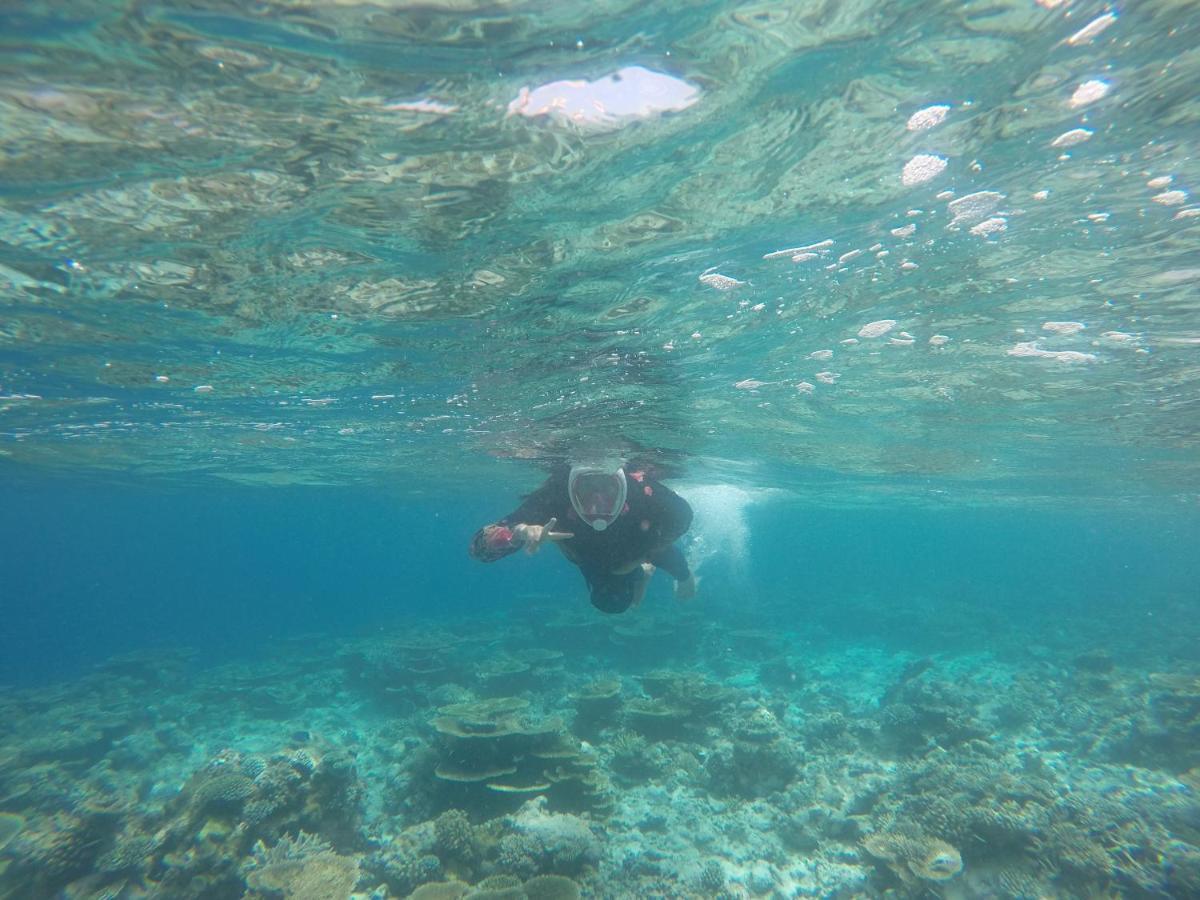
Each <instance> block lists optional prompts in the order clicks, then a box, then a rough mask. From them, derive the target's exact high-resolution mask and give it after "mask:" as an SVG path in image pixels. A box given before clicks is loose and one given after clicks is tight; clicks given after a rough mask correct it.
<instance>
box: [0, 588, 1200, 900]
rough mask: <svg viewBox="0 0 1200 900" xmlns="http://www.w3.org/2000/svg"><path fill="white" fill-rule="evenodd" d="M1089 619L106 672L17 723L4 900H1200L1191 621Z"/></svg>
mask: <svg viewBox="0 0 1200 900" xmlns="http://www.w3.org/2000/svg"><path fill="white" fill-rule="evenodd" d="M1071 605H1072V604H1070V603H1069V602H1068V601H1065V600H1059V601H1056V603H1055V604H1053V605H1049V604H1048V606H1047V608H1045V609H1043V610H1042V611H1041V612H1038V611H1037V610H1038V607H1037V606H1034V607H1032V609H1031V610H1027V611H1026V612H1025V613H1024V614H1021V615H1019V616H1017V615H1014V614H1013V613H1012V612H1011V611H1009V612H1004V611H1001V610H995V609H992V610H988V609H987V608H982V609H981V607H980V605H979V604H978V603H977V602H974V603H971V602H964V603H961V604H955V603H952V602H937V603H935V602H932V601H924V602H918V601H916V600H911V599H910V600H901V599H897V598H870V597H864V598H846V599H845V600H841V601H839V602H837V603H827V604H823V605H820V606H814V605H813V604H809V603H803V602H794V603H788V604H780V605H777V606H775V607H773V608H767V609H761V608H760V609H759V611H758V612H757V613H756V614H755V615H754V616H751V615H749V614H748V613H746V612H744V611H742V612H735V611H734V606H733V605H732V604H730V605H727V606H725V607H722V610H723V611H719V612H714V611H713V609H712V607H711V606H707V607H706V606H705V605H704V604H695V605H691V606H687V607H682V606H681V607H668V606H667V605H666V604H665V603H653V602H648V603H647V604H646V607H643V608H642V609H641V610H638V611H637V612H636V613H634V614H631V615H626V616H621V617H616V618H604V617H601V616H600V615H599V614H596V613H593V612H592V611H591V610H590V609H588V608H586V604H585V603H584V602H583V601H581V600H580V601H575V600H573V601H571V602H570V603H565V602H557V603H556V602H552V598H545V597H541V598H537V597H526V598H523V599H521V600H519V601H516V602H515V603H514V604H513V605H511V606H508V607H506V608H505V609H504V610H503V611H502V612H501V613H498V614H497V615H496V616H495V617H493V618H488V619H480V618H469V619H461V620H444V621H440V622H438V623H437V624H436V627H435V626H433V625H431V624H430V623H429V622H427V621H426V622H422V621H420V620H412V621H410V622H407V623H397V625H396V627H395V628H394V629H392V630H391V631H389V632H387V633H379V634H372V635H370V636H365V637H357V638H347V639H331V638H329V637H327V636H323V635H319V634H314V635H310V636H305V637H302V638H296V639H292V640H288V641H282V642H277V643H274V644H271V645H268V646H264V647H263V648H262V652H261V655H260V656H259V657H258V658H256V659H253V660H242V661H236V662H225V663H223V664H220V665H211V664H209V665H206V664H204V663H202V661H201V660H200V659H199V657H198V656H197V655H196V654H193V653H189V652H186V651H181V650H169V651H168V650H164V651H161V652H153V653H140V654H136V655H125V656H121V657H117V658H114V659H112V660H110V661H109V662H108V663H106V664H105V665H102V666H100V667H99V668H98V669H97V670H95V671H94V672H92V673H90V674H88V675H86V676H85V677H82V678H80V679H78V680H76V681H73V682H69V683H64V684H57V685H54V686H52V687H39V688H34V689H20V690H16V689H10V690H8V691H6V692H3V693H0V847H2V848H3V849H2V850H0V896H3V897H8V898H43V897H46V898H49V897H63V898H70V900H83V898H90V900H98V898H135V897H163V898H172V900H188V898H239V897H245V898H255V900H257V898H279V897H285V898H311V900H318V898H319V900H338V898H344V897H347V896H355V897H360V898H367V897H370V898H379V900H383V898H389V897H396V898H400V897H419V898H435V897H437V898H441V897H460V896H470V897H477V898H483V897H489V898H490V897H511V898H521V897H529V898H558V897H575V896H580V895H582V896H589V897H662V898H667V897H712V898H716V897H797V896H800V897H958V898H969V897H1029V898H1033V897H1056V898H1073V897H1079V898H1084V897H1086V898H1093V897H1105V896H1123V897H1195V896H1200V768H1197V767H1200V674H1198V672H1200V669H1198V667H1197V666H1196V665H1195V661H1194V659H1195V658H1194V654H1195V644H1194V641H1195V635H1194V634H1193V633H1191V631H1190V622H1191V619H1192V618H1193V616H1192V614H1191V613H1189V612H1188V609H1189V608H1190V604H1189V603H1187V602H1185V601H1184V600H1182V599H1181V600H1180V601H1179V603H1178V606H1177V608H1172V606H1171V604H1169V603H1161V602H1160V603H1159V605H1158V606H1157V607H1156V609H1157V612H1156V613H1155V614H1154V615H1153V616H1151V615H1149V614H1147V613H1145V612H1144V611H1139V604H1138V603H1137V602H1136V600H1135V598H1130V602H1129V604H1128V605H1127V608H1125V609H1124V611H1121V612H1114V611H1108V612H1106V613H1104V614H1103V615H1101V614H1099V613H1095V614H1089V611H1088V604H1087V599H1086V598H1078V600H1077V602H1076V603H1075V604H1074V608H1071V609H1069V610H1067V609H1065V607H1066V606H1071ZM1068 613H1069V615H1068ZM864 633H870V634H873V635H877V636H878V637H876V638H874V639H872V640H871V641H870V642H863V641H862V639H861V635H862V634H864ZM856 634H857V635H859V638H858V639H856V638H855V635H856ZM1188 660H1191V663H1190V664H1188V662H1187V661H1188Z"/></svg>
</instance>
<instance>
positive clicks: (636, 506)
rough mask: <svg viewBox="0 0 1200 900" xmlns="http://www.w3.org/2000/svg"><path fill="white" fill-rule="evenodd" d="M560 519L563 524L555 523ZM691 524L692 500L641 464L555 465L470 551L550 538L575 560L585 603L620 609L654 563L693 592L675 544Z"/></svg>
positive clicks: (485, 557)
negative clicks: (638, 467)
mask: <svg viewBox="0 0 1200 900" xmlns="http://www.w3.org/2000/svg"><path fill="white" fill-rule="evenodd" d="M559 522H562V523H563V525H562V526H561V527H563V528H565V529H566V530H563V531H559V530H557V529H558V528H559V527H560V526H559ZM691 524H692V508H691V507H690V506H689V505H688V502H687V501H686V500H684V499H683V498H682V497H680V496H679V495H678V494H676V493H675V492H674V491H672V490H671V489H670V488H668V487H666V486H665V485H663V484H660V483H659V482H657V481H655V480H653V479H652V478H650V477H649V476H648V475H647V474H646V473H645V472H642V471H630V472H626V471H625V468H624V467H623V466H621V465H620V464H617V463H607V464H601V465H576V466H573V467H572V468H571V470H570V472H567V471H566V469H565V467H564V468H562V469H559V470H557V471H556V472H555V473H554V474H552V475H551V476H550V478H549V479H547V480H546V483H545V484H543V485H542V486H541V487H540V488H538V489H537V490H536V491H534V492H533V493H532V494H529V495H528V496H527V497H525V500H524V502H523V503H522V504H521V506H520V507H519V508H518V509H517V510H516V511H514V512H512V513H509V514H508V515H507V516H505V517H504V518H503V519H501V520H500V521H499V522H496V523H495V524H493V525H485V526H484V527H483V528H481V529H479V531H477V532H476V533H475V537H474V538H473V539H472V540H471V555H472V556H473V557H475V558H476V559H479V560H482V561H483V562H495V561H496V560H498V559H501V558H502V557H505V556H508V555H509V554H510V553H515V552H516V551H517V550H519V549H521V548H522V547H524V548H525V552H527V553H536V552H537V551H538V550H539V549H541V546H542V544H544V543H547V542H549V543H552V544H554V545H556V546H557V547H558V549H559V550H561V551H562V552H563V554H564V555H565V556H566V557H567V559H569V560H570V561H571V562H573V563H574V564H575V565H576V566H578V567H579V570H580V571H581V572H582V573H583V577H584V579H585V580H586V581H587V584H588V588H589V589H590V591H591V599H592V605H593V606H595V607H596V608H597V609H599V610H601V611H602V612H606V613H620V612H624V611H625V610H627V609H629V607H631V606H636V605H637V604H639V603H641V601H642V597H643V596H644V595H645V593H646V585H647V584H648V583H649V582H650V577H651V576H652V575H653V574H654V570H655V568H656V567H658V568H662V569H665V570H666V571H667V572H669V573H670V574H671V575H672V576H673V577H674V578H675V596H676V597H677V598H679V599H680V600H689V599H691V598H692V597H693V596H695V594H696V576H695V575H693V574H692V572H691V570H690V569H689V568H688V564H687V560H686V559H685V558H684V556H683V553H682V551H680V549H679V548H678V547H676V546H675V543H674V542H675V540H676V539H677V538H679V537H681V536H682V535H683V534H684V533H685V532H686V531H687V530H688V526H690V525H691Z"/></svg>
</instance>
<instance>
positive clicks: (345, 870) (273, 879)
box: [246, 831, 358, 900]
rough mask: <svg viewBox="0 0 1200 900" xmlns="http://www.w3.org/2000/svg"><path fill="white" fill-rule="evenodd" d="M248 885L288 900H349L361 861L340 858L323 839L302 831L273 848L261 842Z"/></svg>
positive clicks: (287, 837)
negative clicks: (281, 895) (280, 895)
mask: <svg viewBox="0 0 1200 900" xmlns="http://www.w3.org/2000/svg"><path fill="white" fill-rule="evenodd" d="M249 866H250V868H249V871H248V872H247V875H246V884H247V885H249V886H250V887H251V888H253V889H254V890H256V891H264V892H276V893H281V894H283V896H284V898H285V900H345V898H347V897H348V896H349V895H350V892H351V891H353V890H354V885H355V882H357V881H358V860H357V859H355V858H354V857H349V856H340V855H339V854H337V853H334V852H333V848H332V847H331V846H330V845H329V844H327V843H325V842H324V841H322V840H321V839H320V838H318V837H315V836H314V835H311V834H306V833H305V832H303V831H301V832H300V833H299V834H298V835H297V836H296V837H294V838H293V837H289V836H285V837H283V838H281V839H280V840H279V842H278V843H277V844H275V845H274V846H273V847H270V848H268V847H266V846H264V845H263V843H262V841H259V842H258V843H257V844H256V845H255V847H254V855H253V857H252V859H251V862H250V864H249Z"/></svg>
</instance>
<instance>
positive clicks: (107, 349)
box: [0, 0, 1200, 505]
mask: <svg viewBox="0 0 1200 900" xmlns="http://www.w3.org/2000/svg"><path fill="white" fill-rule="evenodd" d="M0 15H2V17H3V19H4V27H3V28H2V29H0V42H2V44H3V53H2V54H0V144H2V146H3V164H2V169H0V183H2V187H3V191H2V194H0V465H2V466H3V470H4V471H5V473H6V477H19V476H21V475H22V474H26V473H35V472H40V471H45V470H51V471H70V472H72V473H74V474H77V475H83V476H86V477H96V476H97V475H99V474H100V473H105V475H104V477H108V476H119V477H136V478H139V479H168V480H180V479H185V480H189V481H194V480H204V479H212V478H220V479H231V480H234V481H239V482H247V483H266V484H272V483H336V484H347V483H372V484H374V483H379V484H383V483H388V484H395V483H397V482H400V483H403V476H404V475H405V474H409V473H419V474H420V475H421V478H422V479H428V478H430V477H432V478H434V479H438V478H442V479H445V481H446V482H447V483H449V481H451V480H454V481H459V482H462V481H466V482H468V483H469V482H471V481H472V480H473V479H481V478H485V477H487V478H494V477H497V476H498V475H513V476H514V477H521V478H525V479H526V480H528V479H529V477H531V476H530V475H529V473H528V471H527V469H526V468H524V464H516V463H510V462H504V460H510V459H551V458H561V457H564V456H570V455H575V454H579V453H581V452H584V451H597V450H605V451H614V452H625V453H633V452H645V453H647V454H649V455H651V456H657V457H658V458H660V459H661V460H662V461H664V462H668V463H674V464H677V465H678V467H679V469H681V470H684V471H687V472H689V473H691V474H692V475H693V476H695V477H697V478H700V479H709V480H713V479H716V480H720V481H725V482H729V483H735V484H742V485H745V486H755V485H764V484H771V485H773V486H781V487H784V488H788V489H791V490H794V491H797V492H799V493H801V494H804V495H807V496H809V497H811V498H813V499H820V500H828V501H830V502H835V501H836V502H875V501H876V500H879V499H881V498H891V497H898V498H904V499H906V500H916V501H921V502H931V503H945V502H955V501H960V502H967V503H971V502H1018V503H1027V502H1047V501H1048V502H1059V503H1076V502H1096V501H1112V500H1116V501H1127V502H1131V503H1136V504H1150V505H1156V504H1164V503H1165V504H1176V503H1179V502H1183V503H1188V504H1194V503H1195V500H1196V496H1197V489H1198V483H1197V474H1198V470H1200V456H1198V454H1197V431H1198V429H1200V404H1198V402H1197V396H1198V395H1197V387H1198V384H1200V355H1198V354H1200V300H1198V297H1200V294H1198V291H1200V252H1198V251H1200V199H1198V197H1197V193H1196V192H1197V191H1200V161H1198V158H1197V148H1198V146H1200V92H1198V90H1197V85H1200V27H1198V26H1200V9H1198V8H1197V7H1196V6H1195V5H1193V4H1190V3H1184V2H1170V0H1148V2H1140V3H1137V4H1131V5H1130V6H1129V7H1128V8H1125V7H1116V6H1111V5H1108V4H1104V3H1089V2H1071V0H1041V2H1035V0H999V2H987V3H982V2H980V3H974V2H967V3H960V2H953V3H941V4H930V3H926V2H901V3H896V2H882V0H876V2H869V0H850V2H840V0H839V2H827V3H820V2H799V3H783V2H780V3H774V4H772V3H745V4H738V3H731V2H726V3H689V4H678V3H647V2H644V0H638V2H628V0H608V2H589V3H575V2H571V3H562V2H547V0H536V2H535V0H530V2H521V0H516V2H503V0H501V2H493V3H486V4H485V3H481V2H474V0H443V2H438V0H423V2H420V3H410V2H404V0H376V2H372V3H363V4H358V3H352V2H343V0H324V2H322V0H261V2H257V3H253V4H246V3H241V2H219V0H197V2H191V3H186V4H184V3H153V2H133V0H125V2H90V0H83V2H74V3H71V4H67V5H64V4H61V3H26V4H20V5H19V7H15V8H14V7H11V6H10V7H9V8H8V9H7V10H6V11H5V12H4V13H3V14H0ZM425 483H426V484H427V483H428V482H427V481H426V482H425Z"/></svg>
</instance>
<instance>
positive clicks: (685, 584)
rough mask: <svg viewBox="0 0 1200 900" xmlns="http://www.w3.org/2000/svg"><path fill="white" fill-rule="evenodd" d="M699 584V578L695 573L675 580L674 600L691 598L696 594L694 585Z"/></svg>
mask: <svg viewBox="0 0 1200 900" xmlns="http://www.w3.org/2000/svg"><path fill="white" fill-rule="evenodd" d="M699 584H700V579H698V578H697V577H696V576H695V575H692V574H689V575H688V577H687V578H685V579H683V581H677V582H675V599H676V600H691V599H692V598H693V597H695V596H696V587H697V586H698V585H699Z"/></svg>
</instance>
